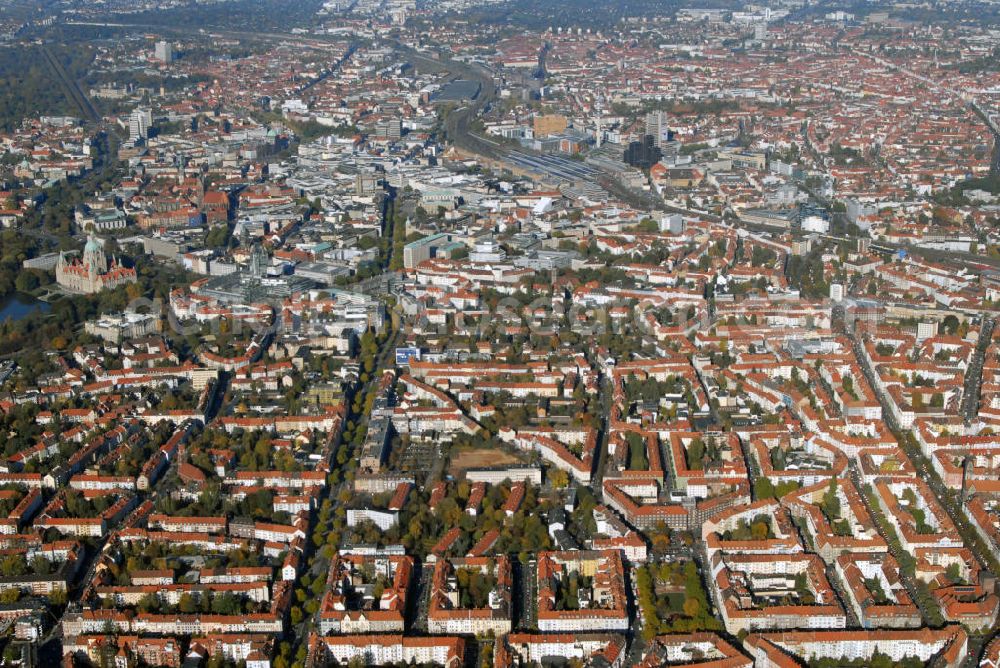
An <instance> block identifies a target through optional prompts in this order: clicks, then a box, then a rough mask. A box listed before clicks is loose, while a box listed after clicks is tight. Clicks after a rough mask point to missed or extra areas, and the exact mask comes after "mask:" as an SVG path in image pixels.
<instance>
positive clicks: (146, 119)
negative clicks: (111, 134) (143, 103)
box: [128, 108, 153, 142]
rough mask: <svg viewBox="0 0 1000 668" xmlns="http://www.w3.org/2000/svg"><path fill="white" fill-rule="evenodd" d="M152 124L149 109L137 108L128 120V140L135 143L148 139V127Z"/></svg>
mask: <svg viewBox="0 0 1000 668" xmlns="http://www.w3.org/2000/svg"><path fill="white" fill-rule="evenodd" d="M152 124H153V114H152V112H151V111H150V110H149V109H143V108H138V109H136V110H134V111H133V112H132V115H131V116H129V119H128V138H129V139H130V140H131V141H133V142H135V141H138V140H140V139H147V138H148V137H149V126H151V125H152Z"/></svg>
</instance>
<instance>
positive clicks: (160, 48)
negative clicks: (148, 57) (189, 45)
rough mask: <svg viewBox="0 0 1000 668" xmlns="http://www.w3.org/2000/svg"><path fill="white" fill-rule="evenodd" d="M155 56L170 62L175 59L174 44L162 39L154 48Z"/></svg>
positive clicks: (161, 60) (162, 60)
mask: <svg viewBox="0 0 1000 668" xmlns="http://www.w3.org/2000/svg"><path fill="white" fill-rule="evenodd" d="M153 56H154V57H155V58H156V59H157V60H159V61H160V62H164V63H169V62H171V61H173V59H174V45H173V44H171V43H170V42H164V41H160V42H157V43H156V46H155V47H154V48H153Z"/></svg>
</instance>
